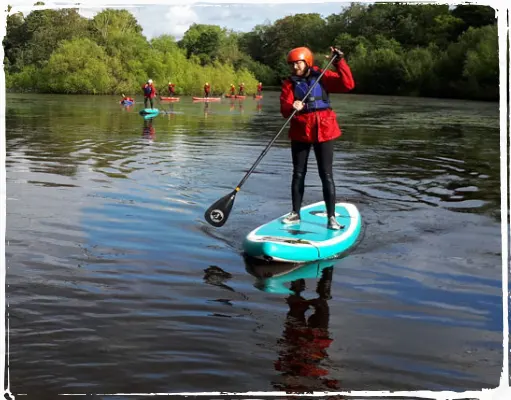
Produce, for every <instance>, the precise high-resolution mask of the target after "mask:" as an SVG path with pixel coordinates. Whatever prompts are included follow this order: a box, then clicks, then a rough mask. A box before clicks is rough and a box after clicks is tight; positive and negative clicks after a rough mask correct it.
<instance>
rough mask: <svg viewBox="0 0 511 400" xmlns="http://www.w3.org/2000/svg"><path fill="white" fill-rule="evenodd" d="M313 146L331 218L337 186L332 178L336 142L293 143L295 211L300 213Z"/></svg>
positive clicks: (292, 191) (293, 197)
mask: <svg viewBox="0 0 511 400" xmlns="http://www.w3.org/2000/svg"><path fill="white" fill-rule="evenodd" d="M311 146H313V147H314V154H315V155H316V160H317V162H318V172H319V177H320V178H321V183H322V184H323V199H324V200H325V204H326V210H327V214H328V216H329V217H331V216H333V215H335V185H334V179H333V177H332V163H333V159H334V141H333V140H329V141H327V142H321V143H314V144H312V143H304V142H298V141H294V140H293V141H291V154H292V156H293V181H292V183H291V196H292V199H293V211H295V212H296V213H300V208H301V206H302V199H303V192H304V187H305V175H306V174H307V162H308V160H309V153H310V149H311Z"/></svg>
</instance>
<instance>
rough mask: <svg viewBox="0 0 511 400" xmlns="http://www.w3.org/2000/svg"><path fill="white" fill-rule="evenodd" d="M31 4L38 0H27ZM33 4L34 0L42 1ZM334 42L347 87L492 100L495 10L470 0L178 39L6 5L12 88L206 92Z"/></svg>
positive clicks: (114, 19)
mask: <svg viewBox="0 0 511 400" xmlns="http://www.w3.org/2000/svg"><path fill="white" fill-rule="evenodd" d="M36 4H38V3H36ZM39 4H40V3H39ZM334 44H335V45H338V46H339V47H340V48H341V49H342V50H343V51H344V52H345V55H346V59H347V61H348V63H349V65H350V67H351V69H352V71H353V75H354V77H355V82H356V88H355V90H354V91H353V92H354V93H361V94H381V95H413V96H429V97H449V98H464V99H477V100H491V101H496V100H498V98H499V80H498V79H499V78H498V77H499V60H498V33H497V21H496V18H495V11H494V9H492V8H491V7H487V6H479V5H460V6H457V7H454V8H452V7H449V5H428V4H417V5H407V4H400V3H394V4H393V3H388V4H383V3H375V4H370V5H367V4H359V3H351V4H350V6H348V7H346V8H344V9H341V10H340V12H339V13H334V14H331V15H329V16H328V17H326V18H323V17H321V15H319V14H317V13H308V14H295V15H291V16H287V17H285V18H281V19H279V20H276V21H275V22H274V23H267V24H261V25H257V26H255V27H254V28H253V29H252V30H251V31H250V32H235V31H232V30H229V29H227V28H222V27H220V26H217V25H208V24H194V25H192V26H190V28H189V29H188V31H187V32H186V33H185V34H184V36H183V38H182V39H181V40H179V41H178V40H176V39H175V38H174V37H172V36H170V35H161V36H159V37H156V38H153V39H151V40H147V39H146V37H145V36H144V35H143V33H142V27H141V26H140V25H139V24H138V22H137V20H136V19H135V17H134V16H133V15H132V14H131V13H130V12H129V11H127V10H115V9H106V10H103V11H102V12H100V13H98V14H96V15H95V16H94V17H93V18H91V19H87V18H84V17H82V16H81V15H80V14H79V13H78V10H77V9H72V8H68V9H60V10H51V9H48V10H34V11H32V12H31V13H29V14H28V15H27V16H23V15H22V14H20V13H18V14H13V15H9V16H8V18H7V34H6V36H5V37H4V40H3V45H4V51H5V58H4V70H5V73H6V86H7V89H8V90H11V91H27V92H43V93H77V94H78V93H80V94H121V93H125V94H127V95H133V94H139V93H140V87H141V85H142V84H143V83H144V82H145V81H146V80H147V79H148V78H151V79H153V81H154V82H155V83H156V85H157V89H159V91H160V93H162V92H163V93H165V90H166V85H167V83H168V82H169V81H171V82H174V83H175V84H176V92H177V94H178V95H179V94H181V95H184V94H201V93H202V87H203V85H204V83H205V82H209V83H210V84H211V86H212V92H213V94H223V93H227V91H228V89H229V86H230V85H231V83H233V84H235V85H238V84H239V83H242V82H243V83H244V84H245V87H246V91H247V93H248V94H252V93H254V92H255V91H256V86H257V83H258V82H262V83H263V85H264V86H278V85H280V83H281V80H282V79H283V78H284V77H286V76H287V75H288V74H289V69H288V66H287V64H286V54H287V52H288V51H289V50H290V49H291V48H293V47H297V46H308V47H309V48H311V50H312V51H313V52H314V54H315V58H316V60H317V64H318V65H319V66H324V65H325V64H326V59H325V58H324V57H323V55H327V54H328V49H329V46H331V45H334Z"/></svg>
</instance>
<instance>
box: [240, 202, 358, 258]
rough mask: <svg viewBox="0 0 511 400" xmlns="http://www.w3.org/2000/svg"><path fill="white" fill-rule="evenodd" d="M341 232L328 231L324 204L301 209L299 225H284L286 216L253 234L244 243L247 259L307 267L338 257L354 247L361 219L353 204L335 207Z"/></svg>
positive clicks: (342, 204) (315, 204)
mask: <svg viewBox="0 0 511 400" xmlns="http://www.w3.org/2000/svg"><path fill="white" fill-rule="evenodd" d="M335 212H336V218H337V222H339V224H340V225H341V226H342V227H343V228H342V229H340V230H331V229H328V228H327V214H326V207H325V202H323V201H321V202H318V203H314V204H310V205H308V206H305V207H302V209H301V211H300V217H301V221H300V223H298V224H294V225H292V224H283V223H282V219H283V218H284V217H285V216H287V214H286V215H283V216H281V217H279V218H276V219H274V220H272V221H270V222H268V223H266V224H264V225H261V226H259V227H258V228H256V229H254V230H253V231H252V232H250V233H249V234H248V235H247V236H246V237H245V240H244V241H243V250H244V252H245V254H246V255H248V256H250V257H254V258H257V259H263V260H267V261H275V262H290V263H306V262H311V261H316V260H322V259H328V258H332V257H336V256H338V255H339V254H341V253H344V252H345V251H347V250H348V249H349V248H350V247H351V246H353V245H354V244H355V242H356V241H357V238H358V237H359V235H360V231H361V227H362V218H361V216H360V213H359V211H358V209H357V207H356V206H355V205H354V204H350V203H337V204H336V205H335Z"/></svg>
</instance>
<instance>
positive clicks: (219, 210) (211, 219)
mask: <svg viewBox="0 0 511 400" xmlns="http://www.w3.org/2000/svg"><path fill="white" fill-rule="evenodd" d="M336 58H337V53H334V54H333V56H332V58H331V59H330V61H329V62H328V64H327V65H326V67H325V68H324V69H323V72H321V74H320V75H319V77H318V79H317V80H316V82H314V84H313V85H312V86H311V87H310V89H309V91H308V92H307V93H306V94H305V96H304V97H303V99H302V101H303V100H305V99H306V98H307V97H309V95H310V94H311V92H312V90H313V89H314V87H315V86H316V84H317V83H318V82H319V81H320V80H321V78H322V77H323V74H324V73H325V72H326V70H327V69H328V68H329V67H330V65H331V64H332V62H333V61H334V60H335V59H336ZM297 111H298V110H296V109H295V110H294V111H293V113H292V114H291V115H290V116H289V118H288V119H287V120H286V122H285V123H284V125H283V126H282V128H280V130H279V131H278V132H277V134H276V135H275V137H274V138H273V139H272V140H271V141H270V143H268V145H267V146H266V148H265V149H264V150H263V152H262V153H261V155H260V156H259V157H258V158H257V160H256V161H255V163H254V165H252V168H250V170H249V171H248V172H247V173H246V174H245V176H244V177H243V179H242V180H241V181H240V183H238V186H236V188H235V189H234V190H233V191H232V192H231V193H229V194H227V195H225V196H224V197H222V198H221V199H219V200H217V201H216V202H214V203H213V204H212V205H211V206H210V207H209V208H208V209H207V210H206V212H205V213H204V218H205V219H206V221H207V222H208V223H209V224H211V225H213V226H215V227H217V228H219V227H221V226H222V225H224V224H225V223H226V222H227V218H229V214H230V213H231V209H232V206H233V205H234V200H235V198H236V194H237V193H238V192H239V191H240V189H241V186H243V184H244V183H245V181H246V180H247V179H248V177H249V176H250V174H252V172H253V171H254V169H255V168H256V167H257V165H258V164H259V162H260V161H261V160H262V159H263V157H264V156H265V155H266V153H267V152H268V150H269V149H270V147H271V146H272V144H273V143H274V142H275V140H277V138H278V137H279V135H280V134H281V133H282V131H283V130H284V128H285V127H286V125H287V124H288V123H289V121H291V118H293V117H294V115H295V114H296V113H297Z"/></svg>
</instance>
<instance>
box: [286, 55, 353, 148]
mask: <svg viewBox="0 0 511 400" xmlns="http://www.w3.org/2000/svg"><path fill="white" fill-rule="evenodd" d="M334 65H335V67H336V69H337V72H334V71H331V70H327V71H326V72H325V74H324V75H323V77H322V78H321V84H322V85H323V87H324V88H325V89H326V91H327V92H329V93H345V92H349V91H350V90H352V89H353V88H354V87H355V81H354V80H353V76H352V74H351V69H350V67H349V66H348V64H347V63H346V61H345V60H344V59H341V61H339V62H338V63H337V64H334ZM312 68H313V69H314V70H316V71H319V72H321V71H322V70H321V69H320V68H318V67H317V66H314V67H312ZM293 102H294V90H293V84H292V82H291V80H290V79H289V78H288V79H286V80H285V81H284V82H283V83H282V91H281V93H280V112H281V114H282V116H283V117H284V118H288V117H289V116H290V115H291V114H292V113H293V111H294V108H293ZM339 136H341V129H340V128H339V125H338V124H337V119H336V114H335V112H334V111H333V110H319V111H314V112H310V113H301V112H297V113H296V114H295V115H294V117H293V118H291V121H290V122H289V138H290V139H291V140H297V141H300V142H308V143H314V142H326V141H327V140H332V139H335V138H338V137H339Z"/></svg>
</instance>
